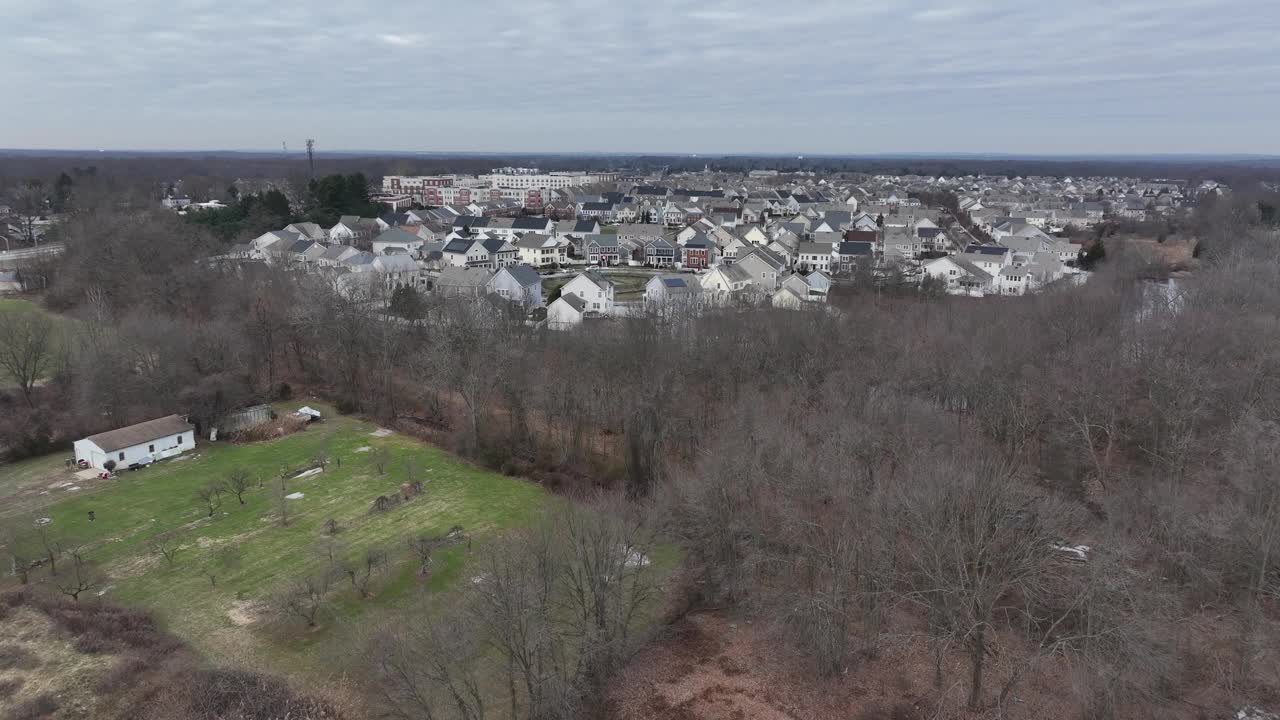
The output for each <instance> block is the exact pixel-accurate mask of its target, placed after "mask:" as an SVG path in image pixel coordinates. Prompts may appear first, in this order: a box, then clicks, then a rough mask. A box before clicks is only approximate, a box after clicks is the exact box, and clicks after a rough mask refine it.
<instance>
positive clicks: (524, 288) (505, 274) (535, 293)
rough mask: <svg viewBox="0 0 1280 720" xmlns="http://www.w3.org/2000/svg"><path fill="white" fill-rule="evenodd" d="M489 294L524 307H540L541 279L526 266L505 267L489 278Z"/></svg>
mask: <svg viewBox="0 0 1280 720" xmlns="http://www.w3.org/2000/svg"><path fill="white" fill-rule="evenodd" d="M487 287H488V289H489V292H491V293H493V294H495V295H497V296H498V297H501V298H505V299H507V300H510V301H512V302H515V303H519V304H520V305H522V306H524V307H525V309H532V308H536V307H542V302H543V301H542V277H541V276H540V275H538V271H537V270H534V269H533V268H532V267H529V266H528V265H507V266H505V267H502V268H500V269H499V270H498V272H496V273H494V274H493V277H491V278H489V282H488V285H487Z"/></svg>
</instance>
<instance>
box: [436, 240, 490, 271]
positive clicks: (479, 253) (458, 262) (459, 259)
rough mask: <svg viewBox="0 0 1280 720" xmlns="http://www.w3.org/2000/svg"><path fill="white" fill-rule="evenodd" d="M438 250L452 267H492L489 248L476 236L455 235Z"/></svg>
mask: <svg viewBox="0 0 1280 720" xmlns="http://www.w3.org/2000/svg"><path fill="white" fill-rule="evenodd" d="M440 252H441V254H442V255H443V256H444V260H445V262H446V263H448V264H449V265H452V266H453V267H473V268H483V267H492V264H491V263H492V260H491V259H490V257H489V250H488V249H487V248H486V247H485V246H484V244H483V243H482V242H480V240H479V239H477V238H471V237H456V238H454V239H452V240H450V241H449V242H447V243H445V246H444V248H442V249H441V250H440Z"/></svg>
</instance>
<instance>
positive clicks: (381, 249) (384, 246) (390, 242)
mask: <svg viewBox="0 0 1280 720" xmlns="http://www.w3.org/2000/svg"><path fill="white" fill-rule="evenodd" d="M422 245H423V240H422V238H420V237H418V236H417V235H414V234H411V233H408V232H406V231H404V230H402V229H401V228H399V227H393V228H391V229H389V230H387V231H385V232H383V233H382V234H381V235H379V236H377V237H376V238H374V239H373V254H374V255H387V254H389V253H388V251H389V250H393V249H398V250H400V251H401V252H404V253H408V254H416V253H417V252H418V251H419V250H420V249H421V248H422Z"/></svg>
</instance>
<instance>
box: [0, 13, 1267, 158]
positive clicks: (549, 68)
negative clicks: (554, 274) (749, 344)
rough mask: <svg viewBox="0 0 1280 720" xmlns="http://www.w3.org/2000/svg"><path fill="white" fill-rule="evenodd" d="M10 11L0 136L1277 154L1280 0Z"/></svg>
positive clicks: (111, 141)
mask: <svg viewBox="0 0 1280 720" xmlns="http://www.w3.org/2000/svg"><path fill="white" fill-rule="evenodd" d="M266 5H268V4H266V3H261V2H250V1H249V0H164V1H163V2H160V1H158V0H89V1H87V2H81V1H77V0H58V1H56V2H47V1H46V2H41V1H38V0H0V28H3V29H4V30H3V39H2V40H0V88H3V91H4V98H5V99H4V105H5V107H4V109H3V110H0V147H10V148H77V149H79V148H110V149H215V148H224V149H271V148H278V147H279V146H280V142H281V141H282V140H287V141H288V142H289V145H290V147H291V148H293V147H298V148H300V147H301V145H302V141H303V140H304V139H305V138H307V137H314V138H316V140H317V145H318V147H319V148H320V149H321V150H324V149H329V150H341V149H380V150H439V151H616V152H690V153H693V152H704V153H715V152H769V153H772V152H781V153H810V154H816V153H888V152H996V153H1054V154H1057V153H1148V152H1179V153H1180V152H1213V153H1269V154H1280V132H1277V131H1276V129H1275V128H1276V127H1277V125H1280V121H1278V120H1277V118H1280V44H1277V32H1278V30H1277V28H1278V27H1280V0H1059V1H1058V2H1046V1H1044V0H959V1H955V2H953V1H950V0H874V1H865V0H834V1H830V2H828V1H825V0H799V1H796V2H778V1H777V0H769V1H767V2H758V1H757V0H734V1H732V2H721V1H720V0H696V1H693V2H686V1H684V0H651V1H648V2H635V1H633V0H599V1H594V0H524V1H522V2H510V3H508V2H499V1H497V0H489V1H488V2H486V1H483V0H480V1H469V0H454V1H452V2H449V1H446V0H434V1H429V2H423V1H422V0H415V1H414V2H402V1H400V0H381V1H380V2H378V3H375V4H370V5H364V4H360V3H349V2H343V3H328V2H324V1H323V0H312V1H310V2H301V1H298V0H282V1H279V2H272V3H270V4H269V7H265V6H266Z"/></svg>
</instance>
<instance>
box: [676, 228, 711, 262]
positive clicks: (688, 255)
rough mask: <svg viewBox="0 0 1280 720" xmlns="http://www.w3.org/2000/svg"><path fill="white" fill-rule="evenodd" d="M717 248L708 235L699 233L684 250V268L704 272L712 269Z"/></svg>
mask: <svg viewBox="0 0 1280 720" xmlns="http://www.w3.org/2000/svg"><path fill="white" fill-rule="evenodd" d="M715 247H716V244H715V243H713V242H712V241H711V240H710V239H709V238H708V237H707V236H706V235H703V234H701V233H698V234H697V235H695V236H694V237H693V238H691V239H690V240H689V241H688V242H686V243H685V244H684V247H683V249H682V253H681V254H682V255H683V260H682V262H683V264H684V267H686V268H689V269H691V270H703V269H705V268H708V267H711V264H712V263H713V262H714V261H715Z"/></svg>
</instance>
